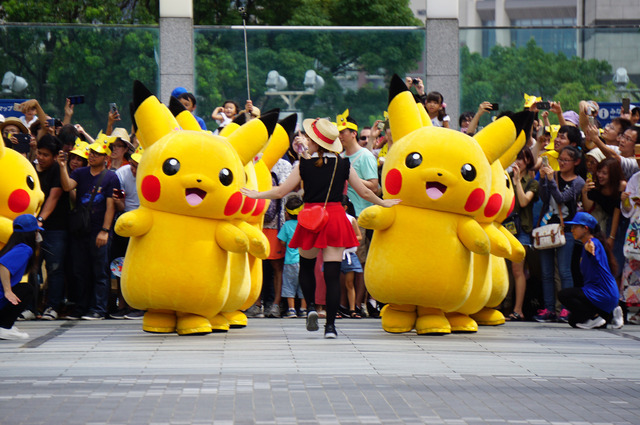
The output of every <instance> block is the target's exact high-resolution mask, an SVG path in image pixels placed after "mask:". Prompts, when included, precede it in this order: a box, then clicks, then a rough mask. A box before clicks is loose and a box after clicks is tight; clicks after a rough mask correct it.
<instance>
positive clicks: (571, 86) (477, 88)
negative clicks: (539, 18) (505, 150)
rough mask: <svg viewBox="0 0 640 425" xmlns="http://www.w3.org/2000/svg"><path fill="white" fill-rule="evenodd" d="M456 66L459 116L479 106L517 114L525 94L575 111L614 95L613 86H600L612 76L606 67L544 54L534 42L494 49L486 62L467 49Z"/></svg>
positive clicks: (462, 51)
mask: <svg viewBox="0 0 640 425" xmlns="http://www.w3.org/2000/svg"><path fill="white" fill-rule="evenodd" d="M460 63H461V74H462V75H461V90H462V109H461V110H462V111H474V112H475V111H476V110H477V108H478V105H479V104H480V103H482V102H483V101H490V102H494V103H499V104H500V109H501V110H512V111H518V110H521V109H522V107H523V102H524V99H523V95H524V94H525V93H527V94H529V95H536V96H540V97H542V98H543V99H544V100H550V101H559V102H561V105H562V108H563V110H565V111H568V110H577V108H578V102H579V101H580V100H582V99H593V100H596V101H604V100H609V99H610V97H611V95H612V93H613V86H612V84H611V83H603V77H608V76H609V75H611V72H612V71H611V65H610V64H609V63H608V62H606V61H598V60H596V59H589V60H584V59H581V58H578V57H571V58H568V57H567V56H566V55H564V54H563V53H546V52H544V50H542V48H541V47H540V46H538V45H537V44H536V42H535V40H533V39H531V40H530V41H529V42H528V43H527V44H526V45H525V46H523V47H515V46H510V47H505V46H494V47H493V48H492V49H491V53H490V55H489V56H488V57H485V58H483V57H482V56H481V55H480V54H478V53H470V52H469V49H468V48H467V47H466V46H465V47H463V48H462V49H461V54H460Z"/></svg>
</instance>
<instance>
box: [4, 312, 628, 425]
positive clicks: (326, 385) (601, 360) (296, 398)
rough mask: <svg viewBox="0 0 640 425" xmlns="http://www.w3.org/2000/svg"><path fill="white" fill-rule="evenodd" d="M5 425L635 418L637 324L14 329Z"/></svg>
mask: <svg viewBox="0 0 640 425" xmlns="http://www.w3.org/2000/svg"><path fill="white" fill-rule="evenodd" d="M18 326H19V327H20V329H21V330H23V331H26V332H28V333H29V334H30V336H31V337H30V339H28V340H26V341H0V424H3V425H4V424H11V425H13V424H30V425H31V424H33V425H35V424H56V425H58V424H158V425H159V424H176V425H177V424H452V425H453V424H455V425H466V424H469V425H475V424H534V425H547V424H553V425H585V424H597V425H605V424H616V425H623V424H624V425H638V424H640V326H633V325H627V326H625V327H624V328H623V329H621V330H590V331H587V330H580V329H572V328H570V327H569V326H568V325H563V324H556V323H553V324H539V323H530V322H526V323H507V324H506V325H504V326H499V327H482V328H481V329H480V331H479V332H478V333H475V334H453V335H447V336H437V337H434V336H417V335H415V334H402V335H392V334H387V333H385V332H383V331H382V330H381V328H380V322H379V321H378V320H375V319H363V320H351V319H343V320H340V321H338V322H337V327H338V331H339V337H338V339H337V340H324V339H323V338H322V333H321V332H313V333H310V332H307V331H306V330H305V329H304V322H303V320H302V319H250V321H249V326H248V327H247V328H244V329H235V330H231V331H230V332H228V333H221V334H210V335H206V336H192V337H178V336H177V335H155V334H147V333H144V332H142V331H141V324H140V322H135V321H113V320H109V321H100V322H84V321H80V322H70V321H69V322H65V321H56V322H44V321H34V322H20V323H18Z"/></svg>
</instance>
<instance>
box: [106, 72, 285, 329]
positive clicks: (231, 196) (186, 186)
mask: <svg viewBox="0 0 640 425" xmlns="http://www.w3.org/2000/svg"><path fill="white" fill-rule="evenodd" d="M133 97H134V108H135V114H134V118H135V122H136V125H137V132H136V134H137V136H138V139H139V141H140V144H141V145H142V146H143V147H144V153H143V156H142V158H141V160H140V165H139V167H138V175H137V183H136V184H137V187H138V195H139V197H140V208H139V209H137V210H133V211H129V212H127V213H125V214H123V215H122V216H120V217H119V218H118V221H117V222H116V226H115V230H116V232H117V233H118V234H119V235H122V236H129V237H131V240H130V242H129V247H128V249H127V254H126V256H125V261H124V266H123V269H122V292H123V295H124V296H125V299H126V300H127V302H128V303H129V305H131V306H132V307H134V308H138V309H142V310H147V313H146V314H145V316H144V319H143V324H142V327H143V330H145V331H147V332H157V333H168V332H175V331H177V332H178V334H180V335H188V334H205V333H209V332H211V331H212V326H211V321H210V320H214V319H215V317H216V316H217V315H218V313H219V312H220V310H221V308H222V306H223V305H224V303H225V302H226V300H227V298H228V296H229V269H228V252H251V253H253V254H254V255H256V256H263V255H264V253H265V252H266V250H267V248H268V247H267V246H266V245H265V244H264V243H262V240H260V239H258V238H256V237H254V235H253V233H254V232H252V231H251V230H249V231H246V229H245V228H244V227H243V226H236V225H234V224H232V220H233V219H234V217H235V216H236V215H237V214H238V213H239V212H240V210H241V209H242V206H243V202H244V197H243V196H242V194H241V193H240V188H241V187H243V186H244V185H245V183H246V180H245V174H244V169H243V164H244V163H246V162H247V161H249V160H250V159H251V158H252V157H253V156H254V155H255V154H256V153H258V152H259V151H260V150H261V149H262V147H263V146H264V145H265V144H266V142H267V140H268V138H269V134H270V132H272V131H273V127H274V126H275V120H276V119H277V118H275V119H274V120H273V124H272V125H267V124H265V123H264V122H263V121H261V120H257V119H256V120H253V121H251V122H250V123H248V124H247V126H250V128H252V129H253V130H252V131H250V135H251V137H246V138H242V139H241V138H239V137H235V138H234V137H229V138H228V139H225V138H223V137H219V136H213V135H212V134H210V133H207V132H202V131H193V130H183V129H181V128H180V125H179V123H178V121H177V120H176V119H175V118H174V116H173V114H172V113H171V112H170V111H169V109H168V108H166V107H165V106H164V105H162V104H161V103H160V102H159V101H158V99H157V98H156V97H155V96H153V95H152V94H151V93H150V92H149V90H148V89H147V88H146V87H144V86H143V85H142V83H140V82H139V81H136V82H135V83H134V93H133ZM186 125H187V124H185V126H186ZM269 127H270V129H269ZM244 136H247V134H244ZM248 227H251V226H248Z"/></svg>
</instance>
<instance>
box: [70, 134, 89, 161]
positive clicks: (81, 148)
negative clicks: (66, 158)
mask: <svg viewBox="0 0 640 425" xmlns="http://www.w3.org/2000/svg"><path fill="white" fill-rule="evenodd" d="M71 153H72V154H74V155H78V156H79V157H80V158H84V159H89V143H87V142H83V141H82V140H80V138H77V139H76V143H75V145H73V149H72V150H71Z"/></svg>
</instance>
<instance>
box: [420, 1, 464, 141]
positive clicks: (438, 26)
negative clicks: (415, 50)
mask: <svg viewBox="0 0 640 425" xmlns="http://www.w3.org/2000/svg"><path fill="white" fill-rule="evenodd" d="M458 27H459V24H458V2H457V1H450V0H430V1H428V2H427V40H426V54H427V72H426V81H425V88H426V90H427V92H430V91H439V92H440V93H442V96H443V97H444V102H445V103H446V104H447V113H448V114H449V116H450V117H451V123H450V124H451V128H454V129H457V128H458V116H459V115H460V52H459V41H458V37H459V35H458Z"/></svg>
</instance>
